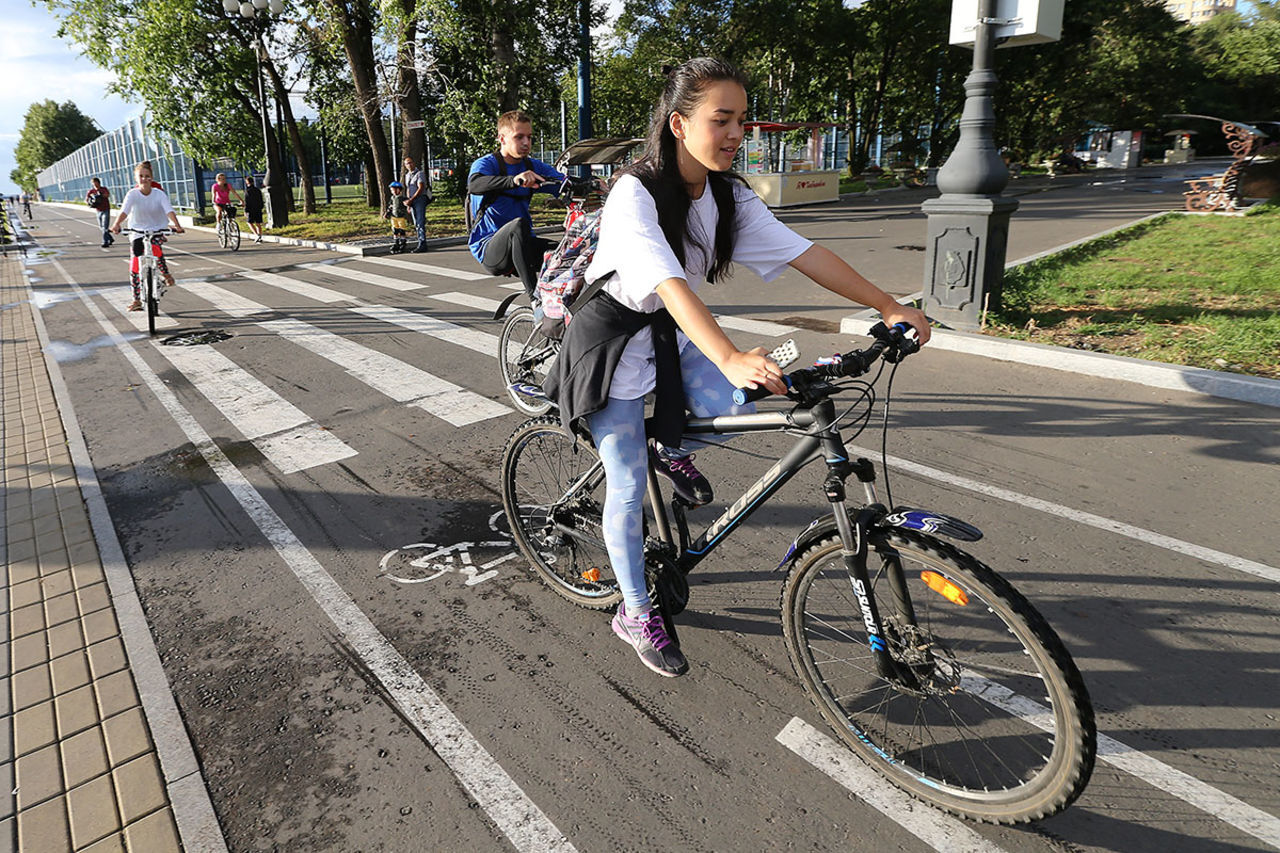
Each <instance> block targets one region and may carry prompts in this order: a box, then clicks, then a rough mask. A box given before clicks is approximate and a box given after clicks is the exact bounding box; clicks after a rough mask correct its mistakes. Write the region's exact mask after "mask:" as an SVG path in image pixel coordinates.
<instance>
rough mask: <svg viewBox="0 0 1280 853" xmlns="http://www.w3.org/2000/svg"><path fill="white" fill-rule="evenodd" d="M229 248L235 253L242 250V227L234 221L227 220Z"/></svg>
mask: <svg viewBox="0 0 1280 853" xmlns="http://www.w3.org/2000/svg"><path fill="white" fill-rule="evenodd" d="M227 248H228V249H230V250H231V251H233V252H234V251H235V250H236V249H239V248H240V226H239V225H238V224H237V223H236V221H235V220H234V219H228V220H227Z"/></svg>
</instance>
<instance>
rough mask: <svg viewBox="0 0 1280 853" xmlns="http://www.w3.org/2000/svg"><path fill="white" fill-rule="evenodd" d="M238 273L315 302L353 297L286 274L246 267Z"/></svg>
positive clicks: (338, 300) (347, 299)
mask: <svg viewBox="0 0 1280 853" xmlns="http://www.w3.org/2000/svg"><path fill="white" fill-rule="evenodd" d="M240 275H242V276H244V277H245V278H251V279H253V280H254V281H257V282H261V283H262V284H266V285H270V286H271V287H278V288H280V289H281V290H287V291H289V292H290V293H295V294H297V295H298V296H305V297H306V298H307V299H314V300H315V301H316V302H326V303H333V302H350V301H352V300H353V299H354V298H355V297H353V296H348V295H347V294H345V293H339V292H338V291H336V290H330V289H329V288H327V287H320V286H319V285H315V284H310V283H308V282H305V281H300V280H299V279H296V278H290V277H289V276H287V275H280V274H279V273H274V272H262V271H260V270H249V269H246V270H241V271H240Z"/></svg>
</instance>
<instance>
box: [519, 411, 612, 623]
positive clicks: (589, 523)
mask: <svg viewBox="0 0 1280 853" xmlns="http://www.w3.org/2000/svg"><path fill="white" fill-rule="evenodd" d="M604 491H605V478H604V468H603V466H602V465H601V464H600V459H599V457H598V456H597V455H596V452H595V450H593V449H592V448H591V446H590V445H588V444H587V443H586V442H584V441H581V440H578V439H575V438H574V437H573V436H571V435H569V434H568V433H567V432H565V431H564V429H562V428H561V426H560V423H559V421H558V420H556V419H555V418H553V417H541V418H534V419H532V420H529V421H526V422H525V423H523V424H521V425H520V426H519V427H517V428H516V430H515V432H513V433H512V434H511V438H509V439H508V440H507V446H506V448H505V449H504V450H503V454H502V508H503V509H504V510H505V511H506V516H507V524H508V525H510V527H511V533H512V536H513V537H514V538H515V540H516V544H517V545H518V546H519V548H520V552H521V553H522V554H524V555H525V557H527V558H528V560H529V564H530V565H531V566H532V567H533V570H534V571H535V572H536V573H537V574H538V576H539V577H540V578H542V580H543V581H545V582H546V584H547V585H548V586H550V587H551V588H552V589H553V590H555V591H556V593H558V594H559V595H561V596H563V597H564V598H566V599H568V600H569V601H572V602H573V603H574V604H577V605H580V606H582V607H589V608H591V609H594V610H608V609H609V608H611V607H614V606H616V605H617V603H618V602H619V601H621V600H622V594H621V593H620V592H619V591H618V584H617V581H616V579H615V578H614V576H613V568H612V567H611V566H610V564H609V554H608V552H607V551H606V550H605V545H604V532H603V530H602V528H601V522H600V518H601V513H602V509H603V506H604Z"/></svg>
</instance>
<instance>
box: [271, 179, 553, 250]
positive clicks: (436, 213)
mask: <svg viewBox="0 0 1280 853" xmlns="http://www.w3.org/2000/svg"><path fill="white" fill-rule="evenodd" d="M335 189H336V187H335ZM334 199H335V200H334V203H333V204H325V203H324V202H323V201H321V200H320V199H319V198H318V199H317V202H318V203H317V204H316V212H315V213H314V214H312V215H310V216H307V215H304V214H303V213H302V212H301V209H299V211H297V212H294V213H290V214H289V226H288V227H287V228H276V229H273V230H272V231H271V232H270V233H272V234H275V235H278V236H281V237H296V238H298V239H301V240H323V241H326V242H335V243H345V242H349V241H351V240H363V239H368V238H373V237H390V236H391V224H390V223H389V222H388V221H387V220H385V219H382V218H381V217H379V216H378V211H377V210H376V209H374V208H372V207H369V206H368V205H366V204H365V203H364V201H363V200H347V201H341V202H340V201H337V196H336V195H335V197H334ZM548 201H549V200H548V199H542V198H535V199H534V204H533V207H532V213H533V224H534V225H537V226H542V225H559V224H560V223H561V222H563V221H564V210H563V209H561V208H553V207H551V206H550V205H549V204H548ZM463 221H464V220H463V215H462V202H460V201H457V200H456V199H443V198H437V199H436V200H435V201H433V202H432V203H431V204H429V205H427V236H428V237H456V236H459V235H461V234H464V233H466V226H465V225H464V224H463ZM412 239H413V235H412V233H410V240H412Z"/></svg>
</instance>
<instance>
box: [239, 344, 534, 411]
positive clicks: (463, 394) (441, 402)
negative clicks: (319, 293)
mask: <svg viewBox="0 0 1280 853" xmlns="http://www.w3.org/2000/svg"><path fill="white" fill-rule="evenodd" d="M258 325H260V326H262V327H263V328H264V329H267V330H269V331H271V332H274V333H276V334H278V335H280V336H281V337H282V338H285V339H287V340H290V341H292V342H293V343H296V344H298V345H299V346H301V347H303V348H304V349H308V350H310V351H311V352H313V353H315V354H316V355H318V356H320V357H321V358H325V359H328V360H329V361H332V362H333V363H334V364H336V365H338V366H339V367H341V368H342V369H343V370H345V371H346V372H347V373H348V374H350V375H351V376H354V377H355V378H357V379H359V380H360V381H361V382H364V383H365V384H366V385H368V386H370V387H371V388H373V389H375V390H377V391H379V392H380V393H382V394H385V395H386V396H388V397H390V398H391V399H393V400H396V401H398V402H401V403H408V404H410V405H412V406H416V407H418V408H420V409H422V410H423V411H425V412H428V413H429V414H432V415H435V416H436V417H438V418H440V419H441V420H443V421H446V422H448V423H451V424H453V425H454V426H466V425H467V424H473V423H476V422H478V421H483V420H488V419H489V418H497V417H502V416H503V415H507V414H510V413H511V409H509V408H507V407H506V406H504V405H502V404H501V403H496V402H494V401H493V400H490V399H489V398H487V397H481V396H480V395H479V394H475V393H473V392H471V391H468V390H466V389H465V388H462V387H461V386H458V385H454V384H453V383H452V382H449V381H447V380H444V379H441V378H440V377H438V376H433V375H432V374H430V373H427V372H426V371H425V370H419V369H418V368H416V367H414V366H413V365H411V364H406V363H405V362H403V361H401V360H400V359H398V358H393V357H392V356H389V355H386V354H385V353H381V352H378V351H377V350H373V349H370V348H369V347H366V346H362V345H361V344H357V343H355V342H353V341H348V340H347V339H345V338H343V337H341V336H339V335H335V334H333V333H332V332H326V331H324V330H323V329H319V328H317V327H315V326H312V325H310V324H308V323H303V322H301V321H299V320H268V321H266V322H264V323H259V324H258Z"/></svg>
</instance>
